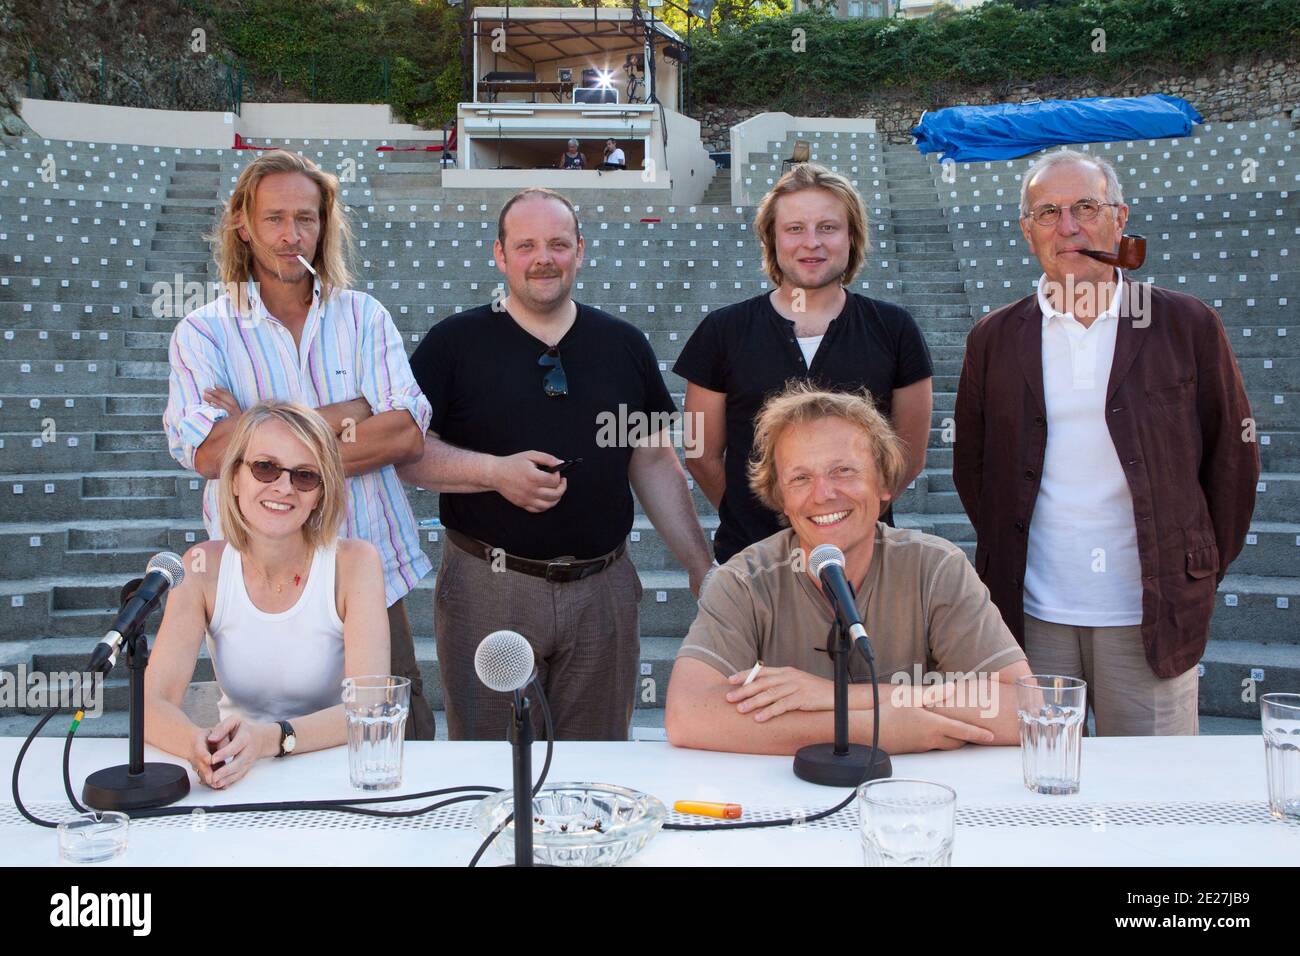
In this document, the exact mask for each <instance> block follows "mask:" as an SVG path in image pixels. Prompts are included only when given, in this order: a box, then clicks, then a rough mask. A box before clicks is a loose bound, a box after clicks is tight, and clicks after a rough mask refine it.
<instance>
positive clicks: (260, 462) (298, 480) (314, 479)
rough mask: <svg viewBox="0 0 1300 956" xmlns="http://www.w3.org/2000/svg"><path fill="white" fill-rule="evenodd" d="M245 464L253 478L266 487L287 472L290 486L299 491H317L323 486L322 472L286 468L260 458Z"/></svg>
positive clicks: (246, 461)
mask: <svg viewBox="0 0 1300 956" xmlns="http://www.w3.org/2000/svg"><path fill="white" fill-rule="evenodd" d="M244 464H245V465H247V466H248V470H249V471H251V472H252V473H253V477H254V478H256V479H257V480H258V481H260V482H262V483H263V484H265V485H269V484H271V483H273V482H276V481H279V480H280V475H281V473H283V472H286V471H287V472H288V473H289V484H291V485H293V486H294V488H296V489H297V490H298V491H315V490H316V489H317V488H319V487H320V486H321V476H320V472H318V471H312V470H311V469H310V468H284V467H282V466H280V465H277V464H276V463H275V462H273V461H267V460H266V459H264V458H259V459H257V460H256V461H249V460H248V459H247V458H245V459H244Z"/></svg>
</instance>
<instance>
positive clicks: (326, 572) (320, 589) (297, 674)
mask: <svg viewBox="0 0 1300 956" xmlns="http://www.w3.org/2000/svg"><path fill="white" fill-rule="evenodd" d="M337 555H338V549H337V542H336V544H335V545H334V546H331V547H329V548H328V549H326V548H321V549H317V551H316V554H315V555H314V556H313V557H312V562H311V570H310V571H308V572H307V583H306V585H305V586H304V587H303V589H302V594H300V595H299V596H298V601H297V603H296V604H294V606H293V607H291V608H289V610H287V611H281V612H279V613H276V614H271V613H268V612H266V611H262V610H259V609H258V608H257V607H255V606H254V604H253V602H252V601H251V600H250V599H249V597H248V590H247V589H246V588H245V587H244V562H243V559H242V558H241V557H240V554H239V552H238V551H236V550H235V549H234V548H233V547H231V546H230V545H229V544H227V545H226V547H225V549H224V550H223V551H222V553H221V567H220V569H219V570H218V571H217V604H216V607H215V608H214V609H213V612H212V621H211V623H210V624H208V632H207V644H208V656H209V657H211V658H212V669H213V671H214V672H215V673H216V676H217V683H218V684H220V685H221V691H222V694H221V700H220V702H219V703H218V704H217V707H218V710H219V712H220V714H221V719H222V720H225V719H226V717H228V716H229V715H230V714H232V713H234V714H239V715H240V716H242V717H243V718H244V719H245V720H252V721H262V722H275V721H277V720H292V719H293V718H294V717H302V716H303V715H304V714H311V713H315V712H316V711H318V710H324V709H325V708H327V707H333V706H334V705H335V704H338V703H340V701H341V700H342V694H343V688H342V683H343V622H342V621H341V620H339V614H338V607H337V605H336V604H335V600H334V573H335V566H336V557H337Z"/></svg>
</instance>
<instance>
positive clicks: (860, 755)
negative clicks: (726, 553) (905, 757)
mask: <svg viewBox="0 0 1300 956" xmlns="http://www.w3.org/2000/svg"><path fill="white" fill-rule="evenodd" d="M808 568H809V570H810V571H812V573H813V576H814V577H816V578H817V580H819V581H820V582H821V584H822V590H823V591H825V593H826V596H827V597H828V598H829V599H830V602H831V606H832V607H834V609H835V627H834V628H833V629H832V631H831V637H829V638H828V640H827V645H826V652H827V653H828V654H829V655H830V658H831V661H832V662H833V663H834V666H835V724H834V726H835V741H834V743H829V744H808V745H807V746H804V747H800V748H799V750H798V751H797V752H796V753H795V755H794V773H795V776H797V777H798V778H799V779H800V780H807V781H808V782H809V783H818V784H822V785H823V786H832V787H856V786H857V785H858V784H860V783H862V782H864V781H866V780H872V779H876V778H879V777H889V776H891V775H892V774H893V767H892V765H891V764H890V761H889V755H888V754H887V753H885V752H884V751H883V750H881V749H880V748H879V746H878V744H879V741H880V716H881V712H880V706H879V700H880V688H879V684H878V681H877V679H876V667H875V660H874V658H873V656H872V653H871V641H870V640H869V639H868V638H867V629H866V628H865V627H863V626H862V617H861V615H859V614H858V608H857V604H856V603H855V602H854V598H853V588H852V587H850V586H849V581H848V578H847V577H846V576H845V574H844V552H843V551H841V550H840V549H839V548H837V547H835V545H833V544H821V545H818V546H817V547H815V548H813V550H812V554H811V555H809V557H808ZM854 644H856V645H857V647H858V648H859V650H861V651H862V654H863V656H865V657H866V659H867V664H868V666H869V667H870V669H871V693H872V700H873V702H874V705H873V706H874V709H875V714H874V717H873V722H872V732H871V736H872V740H871V746H870V747H867V746H864V745H863V744H851V743H849V655H850V654H852V653H853V646H854Z"/></svg>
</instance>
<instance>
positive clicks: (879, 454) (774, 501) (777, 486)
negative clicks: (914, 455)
mask: <svg viewBox="0 0 1300 956" xmlns="http://www.w3.org/2000/svg"><path fill="white" fill-rule="evenodd" d="M823 418H841V419H843V420H844V421H846V422H849V423H850V424H853V425H857V426H858V427H859V428H861V429H862V431H863V432H865V433H866V435H867V437H868V438H870V439H871V452H872V457H873V458H874V460H875V465H876V471H877V472H878V473H879V475H880V488H881V490H882V491H891V492H892V491H893V490H894V489H895V488H896V487H898V483H899V482H900V481H901V480H902V478H903V474H904V471H905V469H906V468H907V455H906V452H905V449H904V445H903V440H902V439H901V438H899V437H898V435H897V434H896V433H895V432H894V428H893V426H892V425H890V424H889V419H887V418H886V417H885V416H884V415H882V414H881V413H880V411H879V410H878V409H877V408H876V403H875V402H874V401H873V400H872V398H871V393H870V392H868V391H867V390H866V389H863V390H862V391H861V392H827V391H822V390H821V389H818V388H817V387H816V386H814V385H812V384H810V383H809V382H807V381H791V382H789V383H787V384H786V387H785V389H784V391H782V392H780V393H779V394H777V395H773V396H772V397H771V398H769V399H768V400H767V402H765V403H764V405H763V408H762V410H761V411H760V412H759V413H758V418H757V419H756V420H755V424H754V451H753V454H752V455H751V457H750V460H749V487H750V490H751V491H753V492H754V496H755V497H756V498H758V500H759V501H761V502H762V503H763V504H764V505H766V506H767V507H768V508H770V509H771V510H773V511H775V512H776V513H777V514H778V515H779V516H780V520H781V523H782V524H788V523H789V522H788V519H787V518H786V517H785V503H784V501H783V500H782V498H781V482H780V480H779V479H778V477H777V474H776V443H777V441H778V440H779V439H780V438H781V435H782V434H783V433H784V432H785V430H786V429H787V428H789V427H791V426H795V425H806V424H808V423H809V422H815V421H820V420H821V419H823ZM884 508H885V504H884V502H882V503H881V510H882V511H883V510H884ZM877 517H878V516H877Z"/></svg>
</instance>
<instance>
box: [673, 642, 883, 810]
mask: <svg viewBox="0 0 1300 956" xmlns="http://www.w3.org/2000/svg"><path fill="white" fill-rule="evenodd" d="M854 646H856V647H857V649H858V651H859V653H861V654H862V656H863V657H864V658H866V661H867V668H868V669H869V670H870V672H871V706H872V708H873V709H874V713H873V714H872V717H871V763H870V764H869V765H868V766H867V779H868V780H870V779H871V771H873V770H875V769H876V764H878V763H879V762H880V685H879V683H878V682H877V678H876V662H875V661H874V660H873V659H872V657H871V655H870V654H868V653H867V652H866V650H864V649H863V647H862V645H860V644H856V645H854ZM857 792H858V788H857V787H854V788H853V789H852V790H850V791H849V795H848V796H847V797H845V798H844V799H843V800H841V801H840V802H839V803H837V804H835V806H833V807H831V808H829V809H827V810H819V811H817V812H816V813H814V814H812V816H807V817H803V818H802V819H799V820H796V819H795V818H794V817H786V818H783V819H780V820H746V821H744V822H741V823H665V824H664V825H663V829H665V830H684V831H686V832H691V833H694V832H700V831H704V830H757V829H760V828H763V827H789V826H795V825H796V824H804V823H812V822H814V821H816V820H823V819H825V818H826V817H829V816H834V815H835V814H837V813H839V812H840V811H841V810H843V809H844V808H845V807H847V806H848V805H849V803H850V802H851V801H852V800H853V798H854V796H856V795H857Z"/></svg>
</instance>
